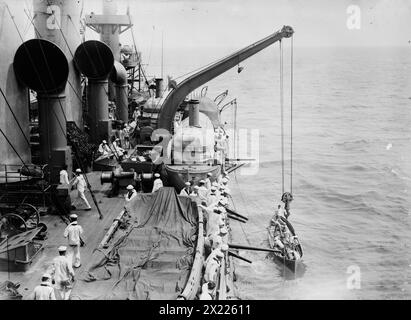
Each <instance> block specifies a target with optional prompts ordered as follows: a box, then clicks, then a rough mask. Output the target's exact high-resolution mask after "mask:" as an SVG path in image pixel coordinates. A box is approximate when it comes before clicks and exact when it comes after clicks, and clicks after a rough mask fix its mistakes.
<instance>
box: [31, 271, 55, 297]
mask: <svg viewBox="0 0 411 320" xmlns="http://www.w3.org/2000/svg"><path fill="white" fill-rule="evenodd" d="M33 300H56V296H55V294H54V289H53V287H52V286H51V275H50V274H48V273H45V274H43V276H42V277H41V284H40V285H38V286H37V287H35V288H34V292H33Z"/></svg>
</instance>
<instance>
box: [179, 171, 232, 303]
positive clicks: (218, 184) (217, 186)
mask: <svg viewBox="0 0 411 320" xmlns="http://www.w3.org/2000/svg"><path fill="white" fill-rule="evenodd" d="M212 180H213V179H212V174H211V173H208V174H207V178H206V179H204V180H200V181H199V183H198V185H196V186H193V185H192V183H190V182H187V183H186V185H185V187H184V188H183V189H182V190H181V192H180V195H184V196H189V197H190V198H191V199H192V200H193V201H195V202H197V204H198V207H199V208H200V209H201V210H202V212H203V218H204V225H205V241H204V246H205V255H206V257H207V258H206V260H205V262H204V269H205V271H204V278H203V285H202V293H201V295H200V300H213V299H214V298H215V294H216V285H217V283H218V279H219V275H220V271H221V267H222V266H223V263H225V259H224V257H225V255H226V253H227V252H228V229H229V225H228V219H227V211H226V207H227V206H228V199H229V197H230V190H229V188H228V185H227V184H228V182H229V177H228V173H227V172H225V171H224V172H223V173H222V174H221V175H220V176H219V177H218V178H217V179H214V181H212Z"/></svg>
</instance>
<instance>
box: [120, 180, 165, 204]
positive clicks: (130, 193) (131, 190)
mask: <svg viewBox="0 0 411 320" xmlns="http://www.w3.org/2000/svg"><path fill="white" fill-rule="evenodd" d="M163 187H164V184H163V180H161V176H160V174H159V173H155V174H154V182H153V189H152V190H151V192H152V193H154V192H157V191H158V190H160V189H161V188H163ZM126 189H127V193H126V194H125V195H124V198H125V200H126V203H127V202H130V201H131V200H133V199H134V198H135V197H136V196H137V190H136V189H135V187H134V186H133V185H131V184H129V185H128V186H127V188H126Z"/></svg>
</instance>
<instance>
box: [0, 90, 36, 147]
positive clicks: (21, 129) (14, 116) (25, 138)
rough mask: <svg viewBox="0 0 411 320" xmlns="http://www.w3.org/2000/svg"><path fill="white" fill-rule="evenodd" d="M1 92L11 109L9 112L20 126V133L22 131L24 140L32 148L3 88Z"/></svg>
mask: <svg viewBox="0 0 411 320" xmlns="http://www.w3.org/2000/svg"><path fill="white" fill-rule="evenodd" d="M0 92H1V94H2V96H3V98H4V101H6V104H7V106H8V107H9V110H10V112H11V114H12V115H13V118H14V120H15V121H16V122H17V125H18V127H19V129H20V131H21V133H22V135H23V137H24V140H26V142H27V145H28V146H29V147H30V142H29V140H28V139H27V137H26V135H25V133H24V131H23V128H22V127H21V125H20V122H19V120H18V119H17V117H16V115H15V114H14V112H13V110H12V108H11V106H10V103H9V101H8V100H7V97H6V95H5V94H4V91H3V89H2V88H0Z"/></svg>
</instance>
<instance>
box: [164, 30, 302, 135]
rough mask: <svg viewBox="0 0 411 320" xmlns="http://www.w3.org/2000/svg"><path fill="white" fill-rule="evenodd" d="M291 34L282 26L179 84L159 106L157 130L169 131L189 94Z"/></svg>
mask: <svg viewBox="0 0 411 320" xmlns="http://www.w3.org/2000/svg"><path fill="white" fill-rule="evenodd" d="M293 33H294V30H293V28H292V27H290V26H284V27H283V28H282V29H281V30H280V31H277V32H275V33H273V34H271V35H269V36H268V37H266V38H264V39H262V40H260V41H257V42H255V43H253V44H251V45H249V46H247V47H245V48H243V49H241V50H239V51H237V52H235V53H233V54H231V55H230V56H228V57H226V58H224V59H221V60H219V61H217V62H216V63H214V64H212V65H210V66H208V67H207V68H205V69H202V70H200V71H199V72H197V73H195V74H194V75H192V76H190V77H188V78H187V79H185V80H184V81H182V82H181V83H179V84H178V85H177V87H176V88H175V89H174V90H172V91H171V92H170V93H169V94H168V96H167V97H166V99H165V100H164V103H163V104H162V106H161V111H160V115H159V119H158V126H157V128H163V129H166V130H168V131H170V130H171V126H172V122H173V119H174V115H175V113H176V111H177V109H178V107H179V106H180V104H181V103H182V102H183V101H184V99H185V97H186V96H187V95H188V94H189V93H190V92H192V91H194V90H195V89H197V88H198V87H200V86H202V85H203V84H205V83H207V82H208V81H210V80H212V79H214V78H216V77H218V76H219V75H220V74H222V73H224V72H226V71H228V70H230V69H231V68H233V67H235V66H236V65H238V64H239V63H240V62H241V61H244V60H246V59H248V58H249V57H251V56H253V55H255V54H256V53H258V52H259V51H261V50H263V49H265V48H266V47H268V46H270V45H272V44H273V43H275V42H277V41H280V40H281V39H283V38H290V37H291V36H292V35H293Z"/></svg>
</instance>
